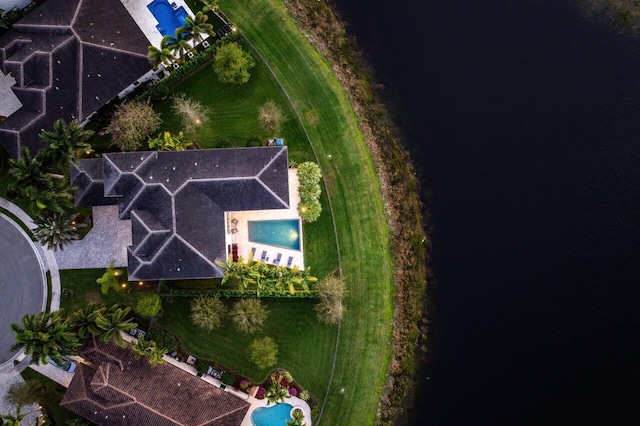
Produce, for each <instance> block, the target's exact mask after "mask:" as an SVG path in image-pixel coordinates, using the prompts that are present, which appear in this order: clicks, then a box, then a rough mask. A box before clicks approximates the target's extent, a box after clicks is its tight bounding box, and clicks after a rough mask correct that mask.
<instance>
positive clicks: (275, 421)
mask: <svg viewBox="0 0 640 426" xmlns="http://www.w3.org/2000/svg"><path fill="white" fill-rule="evenodd" d="M292 408H293V406H292V405H290V404H286V403H284V404H283V403H281V404H276V405H272V406H271V407H259V408H256V409H255V410H254V412H253V413H251V423H252V424H253V426H284V425H285V424H286V423H285V422H286V421H287V420H291V416H290V413H291V409H292Z"/></svg>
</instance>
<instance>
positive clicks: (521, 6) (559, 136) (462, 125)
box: [337, 0, 640, 425]
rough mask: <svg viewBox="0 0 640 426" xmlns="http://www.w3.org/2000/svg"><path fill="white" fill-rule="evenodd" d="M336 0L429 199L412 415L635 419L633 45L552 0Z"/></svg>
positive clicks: (538, 421)
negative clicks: (425, 331)
mask: <svg viewBox="0 0 640 426" xmlns="http://www.w3.org/2000/svg"><path fill="white" fill-rule="evenodd" d="M337 3H338V6H339V7H340V9H341V10H342V12H343V15H344V17H345V18H346V19H347V20H348V21H349V22H350V23H351V26H352V27H351V30H352V32H353V33H355V34H356V36H357V39H358V42H359V44H360V46H361V47H362V48H363V49H364V50H366V52H367V55H368V59H369V60H370V62H372V63H373V65H374V67H375V68H376V69H377V70H378V71H379V73H380V75H379V77H380V80H381V81H382V82H383V83H384V84H385V86H386V87H387V88H388V92H389V94H390V95H391V96H392V97H394V98H395V99H396V102H397V105H398V106H399V109H400V111H401V112H402V113H401V114H400V115H399V123H400V124H401V126H402V128H403V130H404V131H405V132H406V133H407V139H408V141H409V143H410V145H411V151H412V152H413V156H414V158H415V159H416V162H417V163H418V166H419V169H420V172H421V174H422V176H423V180H424V185H425V194H426V193H427V191H430V193H431V197H430V199H429V200H428V203H429V206H430V208H431V214H432V221H431V225H432V226H433V233H432V241H433V253H432V263H433V264H432V269H433V271H434V274H435V281H434V282H432V283H431V284H430V296H431V299H432V302H433V304H434V307H435V310H434V314H433V315H434V316H433V318H432V320H433V322H432V332H433V334H432V338H433V340H432V341H431V343H430V344H431V349H432V358H431V362H430V363H429V364H428V365H427V366H426V367H425V372H424V375H423V381H422V382H421V385H420V389H419V394H418V398H417V399H418V403H417V408H416V413H414V414H415V416H414V420H413V424H416V425H417V424H421V425H422V424H425V425H485V424H487V425H488V424H493V425H507V424H508V425H522V424H527V425H529V424H530V425H534V424H535V425H596V424H599V425H620V424H636V425H637V424H640V350H639V348H640V132H639V131H640V126H639V123H640V40H639V39H632V38H629V37H626V36H622V35H620V34H617V33H616V32H615V31H614V30H612V29H611V28H608V27H606V26H604V25H600V24H597V23H595V22H592V21H589V20H587V19H585V18H584V17H583V16H581V15H580V13H579V12H578V11H577V10H576V9H575V8H574V7H573V6H571V5H569V4H568V3H566V2H562V1H551V0H536V1H533V0H486V1H478V0H458V1H451V0H425V1H411V2H406V1H400V2H374V3H372V2H370V1H366V0H337ZM425 199H426V195H425ZM427 376H428V377H429V380H426V379H425V378H426V377H427Z"/></svg>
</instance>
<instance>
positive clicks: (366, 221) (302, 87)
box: [220, 0, 394, 425]
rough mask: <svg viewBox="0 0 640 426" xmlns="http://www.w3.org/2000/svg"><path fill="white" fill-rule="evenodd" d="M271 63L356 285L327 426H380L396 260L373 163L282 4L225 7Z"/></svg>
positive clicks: (345, 268) (344, 102)
mask: <svg viewBox="0 0 640 426" xmlns="http://www.w3.org/2000/svg"><path fill="white" fill-rule="evenodd" d="M220 6H221V9H222V11H223V12H224V13H225V14H226V15H227V16H228V17H229V18H230V19H231V20H232V21H233V22H234V23H236V24H238V25H239V27H240V29H241V30H242V32H243V34H244V35H245V37H246V38H247V40H248V41H249V42H250V43H251V44H252V45H253V46H255V48H256V50H257V51H259V52H260V54H261V55H262V57H263V58H264V60H265V61H266V62H267V63H268V64H269V66H270V67H271V69H272V71H273V73H274V74H275V76H276V77H277V79H278V80H279V82H280V84H281V85H282V87H283V89H284V90H285V92H286V93H287V94H288V95H289V98H290V99H291V100H292V104H293V106H294V108H295V110H296V111H297V113H298V115H299V116H300V117H301V119H302V122H303V124H304V126H305V128H306V131H307V133H308V135H309V138H310V139H311V142H312V144H313V147H314V150H315V153H316V155H317V157H318V158H317V159H318V163H319V164H320V166H321V168H322V171H323V176H324V180H325V185H326V188H327V192H328V195H329V198H330V202H331V204H332V206H333V214H334V221H335V225H336V230H337V235H338V241H339V246H340V258H341V268H342V272H343V275H344V277H345V279H346V281H347V286H348V292H349V294H348V296H347V298H346V300H345V305H346V309H347V310H346V316H345V319H344V320H343V322H342V325H341V329H340V340H339V345H338V354H337V358H336V363H335V368H334V374H333V383H331V387H330V388H329V392H328V397H327V403H326V405H325V409H324V412H323V416H322V419H321V422H322V423H323V424H345V425H351V424H361V423H364V424H373V423H374V422H375V417H376V411H377V406H378V402H379V400H380V397H381V396H382V393H383V388H384V385H385V382H386V367H387V365H388V364H389V362H390V359H391V348H390V347H389V346H388V345H387V342H389V340H390V338H391V332H392V326H391V320H392V318H393V295H394V288H393V261H392V256H391V248H390V244H389V241H390V235H389V227H388V224H387V222H386V215H385V212H384V205H383V203H382V201H381V197H380V187H379V184H378V182H379V181H378V178H377V175H376V171H375V167H374V164H373V158H372V156H371V155H370V152H369V149H368V147H367V145H366V144H365V143H364V137H363V134H362V132H361V131H360V128H359V125H358V120H357V118H356V116H355V113H354V111H353V107H352V105H351V103H350V102H349V99H348V97H347V95H346V93H345V92H344V90H342V86H341V84H340V82H339V81H338V80H337V78H336V77H335V75H334V74H333V71H332V69H331V66H330V64H329V63H327V61H326V60H325V58H323V57H322V56H321V55H320V54H319V52H318V51H317V50H316V49H315V48H314V47H313V46H311V44H310V43H309V42H308V40H306V38H305V37H304V36H303V35H302V33H301V32H300V31H299V30H298V28H297V26H296V24H295V23H294V21H293V20H292V19H291V17H290V15H289V14H288V12H287V11H286V10H285V8H284V7H283V6H284V5H283V4H282V3H281V2H279V1H269V0H253V1H248V2H246V1H245V2H242V3H240V2H230V1H222V2H221V4H220Z"/></svg>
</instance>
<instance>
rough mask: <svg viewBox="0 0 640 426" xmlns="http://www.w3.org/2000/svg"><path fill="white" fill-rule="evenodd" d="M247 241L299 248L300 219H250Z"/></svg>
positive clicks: (292, 248)
mask: <svg viewBox="0 0 640 426" xmlns="http://www.w3.org/2000/svg"><path fill="white" fill-rule="evenodd" d="M249 241H253V242H254V243H260V244H266V245H269V246H276V247H282V248H286V249H291V250H300V221H299V220H298V219H286V220H250V221H249Z"/></svg>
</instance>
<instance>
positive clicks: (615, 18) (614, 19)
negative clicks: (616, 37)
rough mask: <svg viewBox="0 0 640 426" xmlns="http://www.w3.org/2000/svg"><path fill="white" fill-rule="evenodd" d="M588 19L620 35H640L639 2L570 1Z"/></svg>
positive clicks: (608, 0) (627, 0)
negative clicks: (612, 29)
mask: <svg viewBox="0 0 640 426" xmlns="http://www.w3.org/2000/svg"><path fill="white" fill-rule="evenodd" d="M572 3H573V4H574V5H575V7H576V8H577V9H578V10H579V11H580V13H582V14H583V16H585V17H586V18H588V19H591V20H594V21H596V22H600V23H603V24H604V25H607V26H612V27H614V28H615V29H616V30H617V31H618V32H620V33H621V34H625V35H628V36H631V37H638V36H639V35H640V0H572Z"/></svg>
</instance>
